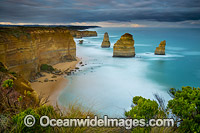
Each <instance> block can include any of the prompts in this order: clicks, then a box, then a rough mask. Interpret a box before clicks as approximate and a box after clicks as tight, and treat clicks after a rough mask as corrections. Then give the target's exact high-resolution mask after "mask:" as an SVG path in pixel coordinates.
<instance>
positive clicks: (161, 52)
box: [155, 40, 166, 55]
mask: <svg viewBox="0 0 200 133" xmlns="http://www.w3.org/2000/svg"><path fill="white" fill-rule="evenodd" d="M165 45H166V41H165V40H164V41H161V42H160V44H159V46H158V47H156V50H155V55H165Z"/></svg>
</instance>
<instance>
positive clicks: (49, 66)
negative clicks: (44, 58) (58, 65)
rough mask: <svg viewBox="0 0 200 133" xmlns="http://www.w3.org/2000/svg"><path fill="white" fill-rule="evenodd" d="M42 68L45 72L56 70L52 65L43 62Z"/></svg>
mask: <svg viewBox="0 0 200 133" xmlns="http://www.w3.org/2000/svg"><path fill="white" fill-rule="evenodd" d="M40 70H41V71H45V72H52V71H54V70H55V69H54V68H53V67H52V66H51V65H47V64H42V65H41V66H40Z"/></svg>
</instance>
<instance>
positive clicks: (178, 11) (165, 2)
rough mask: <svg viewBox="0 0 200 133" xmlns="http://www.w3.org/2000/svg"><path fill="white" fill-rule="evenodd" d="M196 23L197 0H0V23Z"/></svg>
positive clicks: (199, 6) (199, 11)
mask: <svg viewBox="0 0 200 133" xmlns="http://www.w3.org/2000/svg"><path fill="white" fill-rule="evenodd" d="M198 20H200V1H199V0H134V1H133V0H95V1H94V0H73V1H71V0H44V1H41V0H18V1H16V0H1V1H0V22H13V23H74V22H79V23H81V22H87V23H88V22H113V21H114V22H118V23H121V24H122V23H123V22H126V23H129V22H131V23H132V22H134V21H149V22H150V21H155V22H174V23H176V22H184V21H198ZM187 24H189V23H187ZM122 26H123V24H122ZM133 26H137V25H133ZM139 26H141V25H139Z"/></svg>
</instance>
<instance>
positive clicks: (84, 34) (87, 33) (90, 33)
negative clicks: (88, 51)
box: [70, 30, 97, 38]
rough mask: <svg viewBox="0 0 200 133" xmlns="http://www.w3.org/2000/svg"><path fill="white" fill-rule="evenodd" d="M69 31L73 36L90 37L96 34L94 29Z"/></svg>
mask: <svg viewBox="0 0 200 133" xmlns="http://www.w3.org/2000/svg"><path fill="white" fill-rule="evenodd" d="M70 33H71V35H72V36H73V37H75V38H82V37H92V36H97V32H96V31H77V30H70Z"/></svg>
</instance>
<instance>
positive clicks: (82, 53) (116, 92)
mask: <svg viewBox="0 0 200 133" xmlns="http://www.w3.org/2000/svg"><path fill="white" fill-rule="evenodd" d="M91 30H96V31H97V32H98V37H87V38H83V40H84V43H83V44H82V45H79V44H77V56H78V57H80V58H82V60H83V62H84V63H86V64H87V65H86V66H83V67H81V71H80V72H78V73H76V74H74V75H72V76H68V78H69V81H70V82H69V85H68V86H67V87H66V88H65V89H64V90H63V91H62V92H61V93H60V96H59V98H58V102H59V104H61V105H64V106H67V105H68V104H70V103H72V102H75V101H76V102H78V103H81V104H82V105H83V106H84V107H85V108H92V110H94V111H95V112H96V113H98V114H101V115H109V116H112V117H115V116H116V117H122V116H123V115H124V111H125V110H128V109H130V106H131V101H132V98H133V97H134V96H143V97H145V98H150V99H154V97H153V94H154V93H158V94H159V95H160V96H162V97H163V98H164V99H165V101H166V102H167V101H168V100H169V99H170V96H169V95H168V93H167V91H168V90H169V88H172V87H175V88H181V87H182V86H188V85H189V86H194V87H198V86H200V85H199V81H200V76H199V75H200V67H199V66H200V38H199V34H200V29H165V28H162V29H161V28H97V29H91ZM104 32H108V34H109V36H110V41H111V47H110V48H104V49H102V48H101V47H100V45H101V42H102V40H103V35H104ZM126 32H128V33H131V34H132V35H133V37H134V40H135V49H136V57H135V58H113V57H112V54H113V49H112V47H113V45H114V43H115V42H116V41H117V40H118V39H119V38H120V36H121V35H123V34H124V33H126ZM162 40H166V41H167V45H166V55H160V56H159V55H154V50H155V48H156V47H157V46H158V45H159V43H160V41H162ZM75 41H76V42H78V39H76V40H75Z"/></svg>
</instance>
